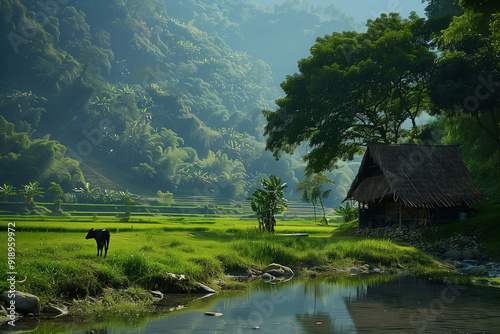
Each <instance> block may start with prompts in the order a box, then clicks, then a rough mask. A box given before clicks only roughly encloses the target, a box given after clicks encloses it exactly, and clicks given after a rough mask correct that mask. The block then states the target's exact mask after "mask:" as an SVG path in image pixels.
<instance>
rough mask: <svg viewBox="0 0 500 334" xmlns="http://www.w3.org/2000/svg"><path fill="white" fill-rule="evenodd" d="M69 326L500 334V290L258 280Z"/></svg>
mask: <svg viewBox="0 0 500 334" xmlns="http://www.w3.org/2000/svg"><path fill="white" fill-rule="evenodd" d="M205 312H215V313H221V314H222V315H220V316H207V315H205ZM66 326H67V327H66V330H64V332H67V333H99V334H101V333H102V334H103V333H117V334H118V333H124V334H125V333H127V334H130V333H176V334H177V333H180V334H182V333H217V334H219V333H231V334H234V333H254V332H255V333H273V334H276V333H498V331H499V328H500V291H498V289H492V288H478V287H472V286H462V285H457V284H451V283H447V284H438V283H435V282H433V281H431V280H429V279H426V278H416V277H411V276H399V277H392V276H384V275H378V277H373V278H361V277H360V276H358V277H353V278H349V279H347V278H343V279H339V278H327V279H318V280H295V281H292V282H287V283H282V284H276V285H270V284H265V283H262V282H255V283H252V284H251V286H250V287H249V289H248V290H247V291H246V292H244V293H237V294H235V293H232V294H220V295H217V296H211V297H208V298H203V299H200V300H197V301H194V302H192V303H191V304H190V305H189V307H187V308H185V309H183V310H180V311H174V312H170V313H166V314H162V315H160V316H158V317H154V318H149V319H145V320H142V321H131V322H130V323H129V324H127V321H122V323H119V322H118V323H116V322H114V323H112V324H111V323H109V324H106V323H93V324H89V323H86V324H77V323H73V324H71V323H66ZM43 327H45V326H43ZM39 329H40V330H41V328H39ZM59 330H61V327H60V324H59V326H58V331H59ZM43 331H47V328H45V329H44V330H43Z"/></svg>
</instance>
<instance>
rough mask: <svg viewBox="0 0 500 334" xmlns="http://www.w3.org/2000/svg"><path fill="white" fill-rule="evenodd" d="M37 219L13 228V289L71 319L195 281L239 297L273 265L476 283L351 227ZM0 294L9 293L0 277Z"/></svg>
mask: <svg viewBox="0 0 500 334" xmlns="http://www.w3.org/2000/svg"><path fill="white" fill-rule="evenodd" d="M38 219H39V220H37V221H35V220H33V221H30V220H24V221H22V223H18V224H17V225H16V226H17V228H18V230H17V231H18V232H17V233H16V245H17V247H16V265H17V278H16V279H17V281H18V282H17V283H16V289H17V290H19V291H24V292H28V293H32V294H34V295H37V296H38V297H39V298H40V300H41V303H42V307H44V306H46V305H50V304H53V305H56V306H66V307H67V309H68V312H69V313H70V314H72V315H78V314H89V313H90V314H92V313H94V314H99V313H106V312H117V311H119V310H121V311H120V312H124V310H129V311H130V312H138V313H141V312H145V313H148V312H151V310H152V307H151V306H152V305H154V303H155V300H156V297H155V296H154V295H152V294H151V293H150V291H156V290H159V291H161V292H163V293H166V294H171V293H186V292H194V291H195V290H196V289H197V283H202V284H204V285H207V286H209V287H211V288H213V289H214V290H217V291H225V290H239V289H240V290H241V289H245V284H242V283H239V282H238V281H237V280H235V279H234V276H237V277H245V276H248V275H252V273H253V274H258V272H259V270H261V269H262V268H264V267H265V266H267V265H268V264H270V263H280V264H282V265H285V266H288V267H290V268H292V269H293V270H294V271H295V272H296V274H297V275H298V276H301V277H318V276H321V275H332V274H335V275H346V276H347V277H349V276H350V275H351V272H350V268H352V267H356V268H361V267H363V268H366V267H368V268H369V269H371V271H372V272H373V271H374V269H377V270H376V271H375V272H383V273H386V274H389V273H398V272H402V273H412V274H416V275H427V276H430V277H436V278H442V277H451V276H453V275H456V276H457V277H458V278H460V279H461V280H463V281H464V282H465V283H466V282H469V283H470V282H471V280H472V279H474V278H475V277H468V276H458V274H456V273H455V272H454V270H453V265H450V264H448V265H445V264H443V263H440V262H438V261H436V260H435V259H434V258H433V257H432V256H430V255H429V254H426V253H424V252H422V251H420V250H418V249H417V248H415V247H413V246H411V245H408V244H404V243H401V242H396V241H391V240H388V239H378V238H359V237H358V238H356V237H353V236H352V231H351V232H349V231H350V230H353V226H351V225H352V224H351V225H349V224H332V225H331V226H328V227H326V226H319V225H317V224H316V223H314V222H310V221H309V222H306V221H299V222H278V226H277V235H267V234H264V235H263V234H261V233H259V232H258V231H256V229H255V227H253V226H252V224H253V222H252V221H243V220H240V219H231V218H201V217H194V218H189V219H188V218H183V219H178V220H168V221H167V220H164V221H161V220H155V221H151V220H142V221H130V222H127V223H123V222H117V221H115V220H99V219H98V220H93V219H87V220H86V221H85V220H84V219H80V220H79V221H77V222H75V221H67V220H63V218H61V219H59V220H50V219H45V220H40V218H38ZM66 219H67V218H66ZM73 219H74V218H73ZM90 227H94V228H96V229H97V228H108V229H110V230H111V242H110V249H109V251H108V256H107V257H106V258H97V257H95V253H96V245H95V242H94V241H93V240H85V235H86V231H88V229H90ZM285 233H286V234H290V233H309V237H301V236H297V237H295V236H286V237H285V236H280V235H279V234H285ZM337 233H341V234H337ZM332 235H333V236H334V237H331V236H332ZM338 235H342V236H343V237H338ZM328 236H330V237H328ZM4 248H5V246H4V245H2V246H0V251H1V252H6V251H7V249H4ZM1 266H2V273H6V272H8V270H7V269H8V268H7V267H6V263H2V264H1ZM171 274H175V275H171ZM181 275H183V276H181ZM381 275H383V274H381ZM24 277H26V280H24ZM179 277H183V279H179ZM19 281H22V282H19ZM0 289H1V290H2V291H6V290H8V286H7V283H6V280H5V279H2V280H1V282H0ZM74 301H76V302H74Z"/></svg>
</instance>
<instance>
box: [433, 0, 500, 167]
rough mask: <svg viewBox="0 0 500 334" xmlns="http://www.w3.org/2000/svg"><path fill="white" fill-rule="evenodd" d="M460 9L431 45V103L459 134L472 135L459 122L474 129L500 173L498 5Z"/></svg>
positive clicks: (489, 2)
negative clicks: (434, 51) (434, 58)
mask: <svg viewBox="0 0 500 334" xmlns="http://www.w3.org/2000/svg"><path fill="white" fill-rule="evenodd" d="M460 5H461V6H462V8H463V9H464V10H465V13H464V14H463V15H461V16H459V17H455V18H454V19H453V21H452V22H451V24H450V26H449V27H448V28H447V29H446V30H444V31H443V32H442V34H440V35H439V36H438V37H437V39H436V40H437V43H438V46H439V48H440V51H441V54H440V58H439V62H438V66H437V71H436V74H435V75H434V78H433V80H432V83H431V87H432V90H431V91H432V93H431V97H432V100H433V102H434V104H435V106H436V107H437V109H438V111H443V110H444V111H445V114H446V115H448V116H452V117H455V119H454V120H452V121H453V122H455V123H456V124H457V126H459V125H461V126H465V128H464V129H463V130H464V131H471V130H472V129H473V128H472V127H471V126H470V125H466V124H467V121H464V118H468V119H469V120H471V121H475V122H476V123H477V126H478V129H479V132H480V133H478V134H475V135H474V138H479V137H482V138H483V139H484V140H483V141H482V144H481V146H483V145H485V146H490V147H494V148H495V149H494V150H495V152H496V154H495V155H496V156H497V169H498V171H500V104H499V98H500V61H499V59H498V54H499V52H500V42H499V41H500V5H499V3H498V2H497V1H492V0H483V1H468V0H467V1H466V0H462V1H460ZM476 146H477V143H476Z"/></svg>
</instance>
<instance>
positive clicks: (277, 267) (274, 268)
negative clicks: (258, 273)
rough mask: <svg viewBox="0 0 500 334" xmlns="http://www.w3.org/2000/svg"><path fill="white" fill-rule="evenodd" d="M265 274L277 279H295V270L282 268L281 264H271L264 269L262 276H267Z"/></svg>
mask: <svg viewBox="0 0 500 334" xmlns="http://www.w3.org/2000/svg"><path fill="white" fill-rule="evenodd" d="M265 273H267V274H269V275H271V276H274V277H276V278H279V277H285V278H290V277H293V270H292V269H290V268H288V267H285V266H282V265H281V264H277V263H271V264H270V265H268V266H267V267H266V268H264V270H262V274H265Z"/></svg>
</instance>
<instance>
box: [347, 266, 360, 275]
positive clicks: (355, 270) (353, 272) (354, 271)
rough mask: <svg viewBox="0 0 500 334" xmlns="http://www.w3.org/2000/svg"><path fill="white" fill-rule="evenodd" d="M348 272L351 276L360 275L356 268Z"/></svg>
mask: <svg viewBox="0 0 500 334" xmlns="http://www.w3.org/2000/svg"><path fill="white" fill-rule="evenodd" d="M349 271H350V272H351V274H352V275H357V274H359V273H361V272H360V271H359V270H358V268H356V267H352V268H351V269H350V270H349Z"/></svg>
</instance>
